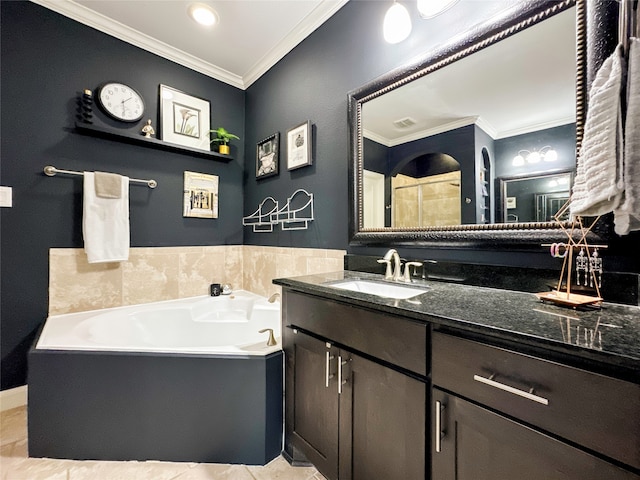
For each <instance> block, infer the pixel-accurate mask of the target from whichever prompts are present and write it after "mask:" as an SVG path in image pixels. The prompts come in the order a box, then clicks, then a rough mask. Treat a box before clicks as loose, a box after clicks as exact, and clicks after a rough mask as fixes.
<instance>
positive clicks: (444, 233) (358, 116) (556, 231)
mask: <svg viewBox="0 0 640 480" xmlns="http://www.w3.org/2000/svg"><path fill="white" fill-rule="evenodd" d="M573 6H575V7H576V52H577V58H576V70H577V71H576V152H577V151H579V149H580V143H581V140H582V134H583V128H584V122H585V116H586V109H587V100H586V99H587V93H588V87H587V86H588V85H589V84H590V83H591V81H590V80H591V79H592V78H593V76H594V75H595V71H596V70H597V68H599V67H600V65H601V63H602V61H604V59H605V58H606V56H607V55H609V53H610V52H612V51H613V48H614V47H615V43H616V41H617V38H613V37H615V35H612V34H611V31H612V30H613V31H615V25H616V22H617V2H609V1H606V0H560V1H553V2H549V1H541V0H522V1H520V2H518V5H517V7H515V8H514V9H512V10H511V11H509V12H508V13H507V15H506V16H505V17H502V18H501V19H500V22H499V23H497V22H495V21H489V22H488V23H485V24H483V25H481V26H479V27H477V28H475V29H473V30H471V31H469V32H467V33H466V34H465V35H463V36H462V39H461V40H459V41H458V42H456V43H454V44H451V45H447V46H446V47H444V48H443V49H441V50H438V51H436V52H435V53H433V52H431V53H430V54H429V56H428V57H426V58H424V59H421V60H420V61H418V62H416V63H412V64H409V65H405V66H403V67H400V68H398V69H396V70H393V71H391V72H389V73H387V74H385V75H383V76H381V77H379V78H377V79H375V80H373V81H372V82H370V83H368V84H366V85H364V86H362V87H360V88H358V89H356V90H353V91H351V92H349V94H348V118H349V150H350V152H349V153H350V159H349V160H350V162H349V202H350V205H349V207H350V213H349V215H350V218H349V236H350V244H351V245H369V246H374V245H390V244H394V245H406V246H424V247H437V246H446V247H448V248H496V247H518V246H519V247H524V246H526V245H527V244H528V245H529V246H533V245H534V244H536V245H538V246H539V244H540V243H541V242H543V241H545V242H548V241H554V240H557V241H561V240H563V239H565V238H566V237H565V236H564V234H563V233H562V230H561V228H560V226H559V225H557V224H556V223H553V222H541V223H515V224H514V223H509V224H505V223H500V224H477V225H455V226H446V227H422V228H415V229H408V228H402V229H398V228H395V229H394V228H389V227H385V228H364V225H363V173H362V172H363V163H364V162H363V135H362V106H363V103H365V102H367V101H369V100H372V99H374V98H376V97H378V96H380V95H382V94H384V93H386V92H389V91H391V90H393V89H395V88H398V87H399V86H402V85H404V84H406V83H409V82H411V81H412V80H415V79H417V78H420V77H422V76H424V75H428V74H429V73H430V72H433V71H435V70H437V69H439V68H442V67H444V66H446V65H448V64H450V63H453V62H455V61H457V60H460V59H461V58H463V57H466V56H468V55H470V54H472V53H474V52H476V51H478V50H480V49H482V48H485V47H487V46H489V45H492V44H494V43H496V42H499V41H500V40H503V39H505V38H507V37H509V36H511V35H513V34H515V33H518V32H519V31H521V30H523V29H525V28H527V27H529V26H531V25H534V24H536V23H539V22H541V21H543V20H545V19H546V18H549V17H550V16H553V15H555V14H557V13H560V12H562V11H564V10H566V9H569V8H571V7H573ZM458 38H460V37H458ZM605 223H606V222H605ZM600 231H608V227H606V226H605V228H600ZM600 235H601V236H602V235H603V234H602V233H600Z"/></svg>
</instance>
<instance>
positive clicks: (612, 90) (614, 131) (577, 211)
mask: <svg viewBox="0 0 640 480" xmlns="http://www.w3.org/2000/svg"><path fill="white" fill-rule="evenodd" d="M623 71H624V51H623V48H622V45H618V47H617V48H616V50H615V52H614V53H613V54H612V55H611V56H610V57H609V58H607V59H606V60H605V61H604V63H603V64H602V66H601V67H600V70H598V73H597V74H596V78H595V79H594V81H593V84H592V86H591V91H590V93H589V110H588V112H587V119H586V122H585V128H584V137H583V140H582V147H581V149H580V156H579V159H578V168H577V171H576V178H575V181H574V185H573V192H572V195H571V204H570V209H571V216H572V217H573V216H576V215H588V216H597V215H603V214H605V213H609V212H612V211H613V210H614V209H615V208H616V207H617V206H618V204H619V203H620V201H621V197H622V191H623V189H624V185H623V181H622V175H623V173H622V168H623V166H622V141H623V140H622V112H621V99H620V92H621V88H622V78H623Z"/></svg>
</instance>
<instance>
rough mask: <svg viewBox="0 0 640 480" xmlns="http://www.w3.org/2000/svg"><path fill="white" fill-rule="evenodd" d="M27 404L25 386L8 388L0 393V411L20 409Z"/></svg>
mask: <svg viewBox="0 0 640 480" xmlns="http://www.w3.org/2000/svg"><path fill="white" fill-rule="evenodd" d="M26 404H27V386H26V385H22V386H21V387H16V388H10V389H8V390H2V391H1V392H0V411H2V412H4V411H5V410H10V409H12V408H16V407H22V406H24V405H26Z"/></svg>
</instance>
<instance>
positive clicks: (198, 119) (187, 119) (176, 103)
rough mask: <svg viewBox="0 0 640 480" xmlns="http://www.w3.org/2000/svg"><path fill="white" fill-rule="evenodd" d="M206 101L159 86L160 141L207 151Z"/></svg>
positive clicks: (207, 106)
mask: <svg viewBox="0 0 640 480" xmlns="http://www.w3.org/2000/svg"><path fill="white" fill-rule="evenodd" d="M210 122H211V110H210V106H209V102H208V101H207V100H204V99H202V98H198V97H194V96H193V95H188V94H186V93H184V92H181V91H180V90H176V89H175V88H172V87H168V86H167V85H160V138H161V139H162V140H164V141H165V142H169V143H175V144H178V145H183V146H186V147H193V148H197V149H199V150H211V145H210V139H209V129H210V128H211V127H210Z"/></svg>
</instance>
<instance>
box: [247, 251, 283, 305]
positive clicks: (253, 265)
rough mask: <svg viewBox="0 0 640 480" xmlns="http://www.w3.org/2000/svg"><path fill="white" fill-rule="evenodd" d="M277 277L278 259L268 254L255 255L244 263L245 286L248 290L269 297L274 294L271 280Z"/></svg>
mask: <svg viewBox="0 0 640 480" xmlns="http://www.w3.org/2000/svg"><path fill="white" fill-rule="evenodd" d="M275 276H276V258H275V256H273V255H269V254H267V253H261V254H259V255H253V256H252V258H251V259H247V258H245V259H244V262H243V284H244V288H245V289H246V290H249V291H251V292H254V293H257V294H258V295H263V296H265V297H266V296H269V295H270V294H271V293H272V292H273V284H272V283H271V280H272V279H273V278H275Z"/></svg>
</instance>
